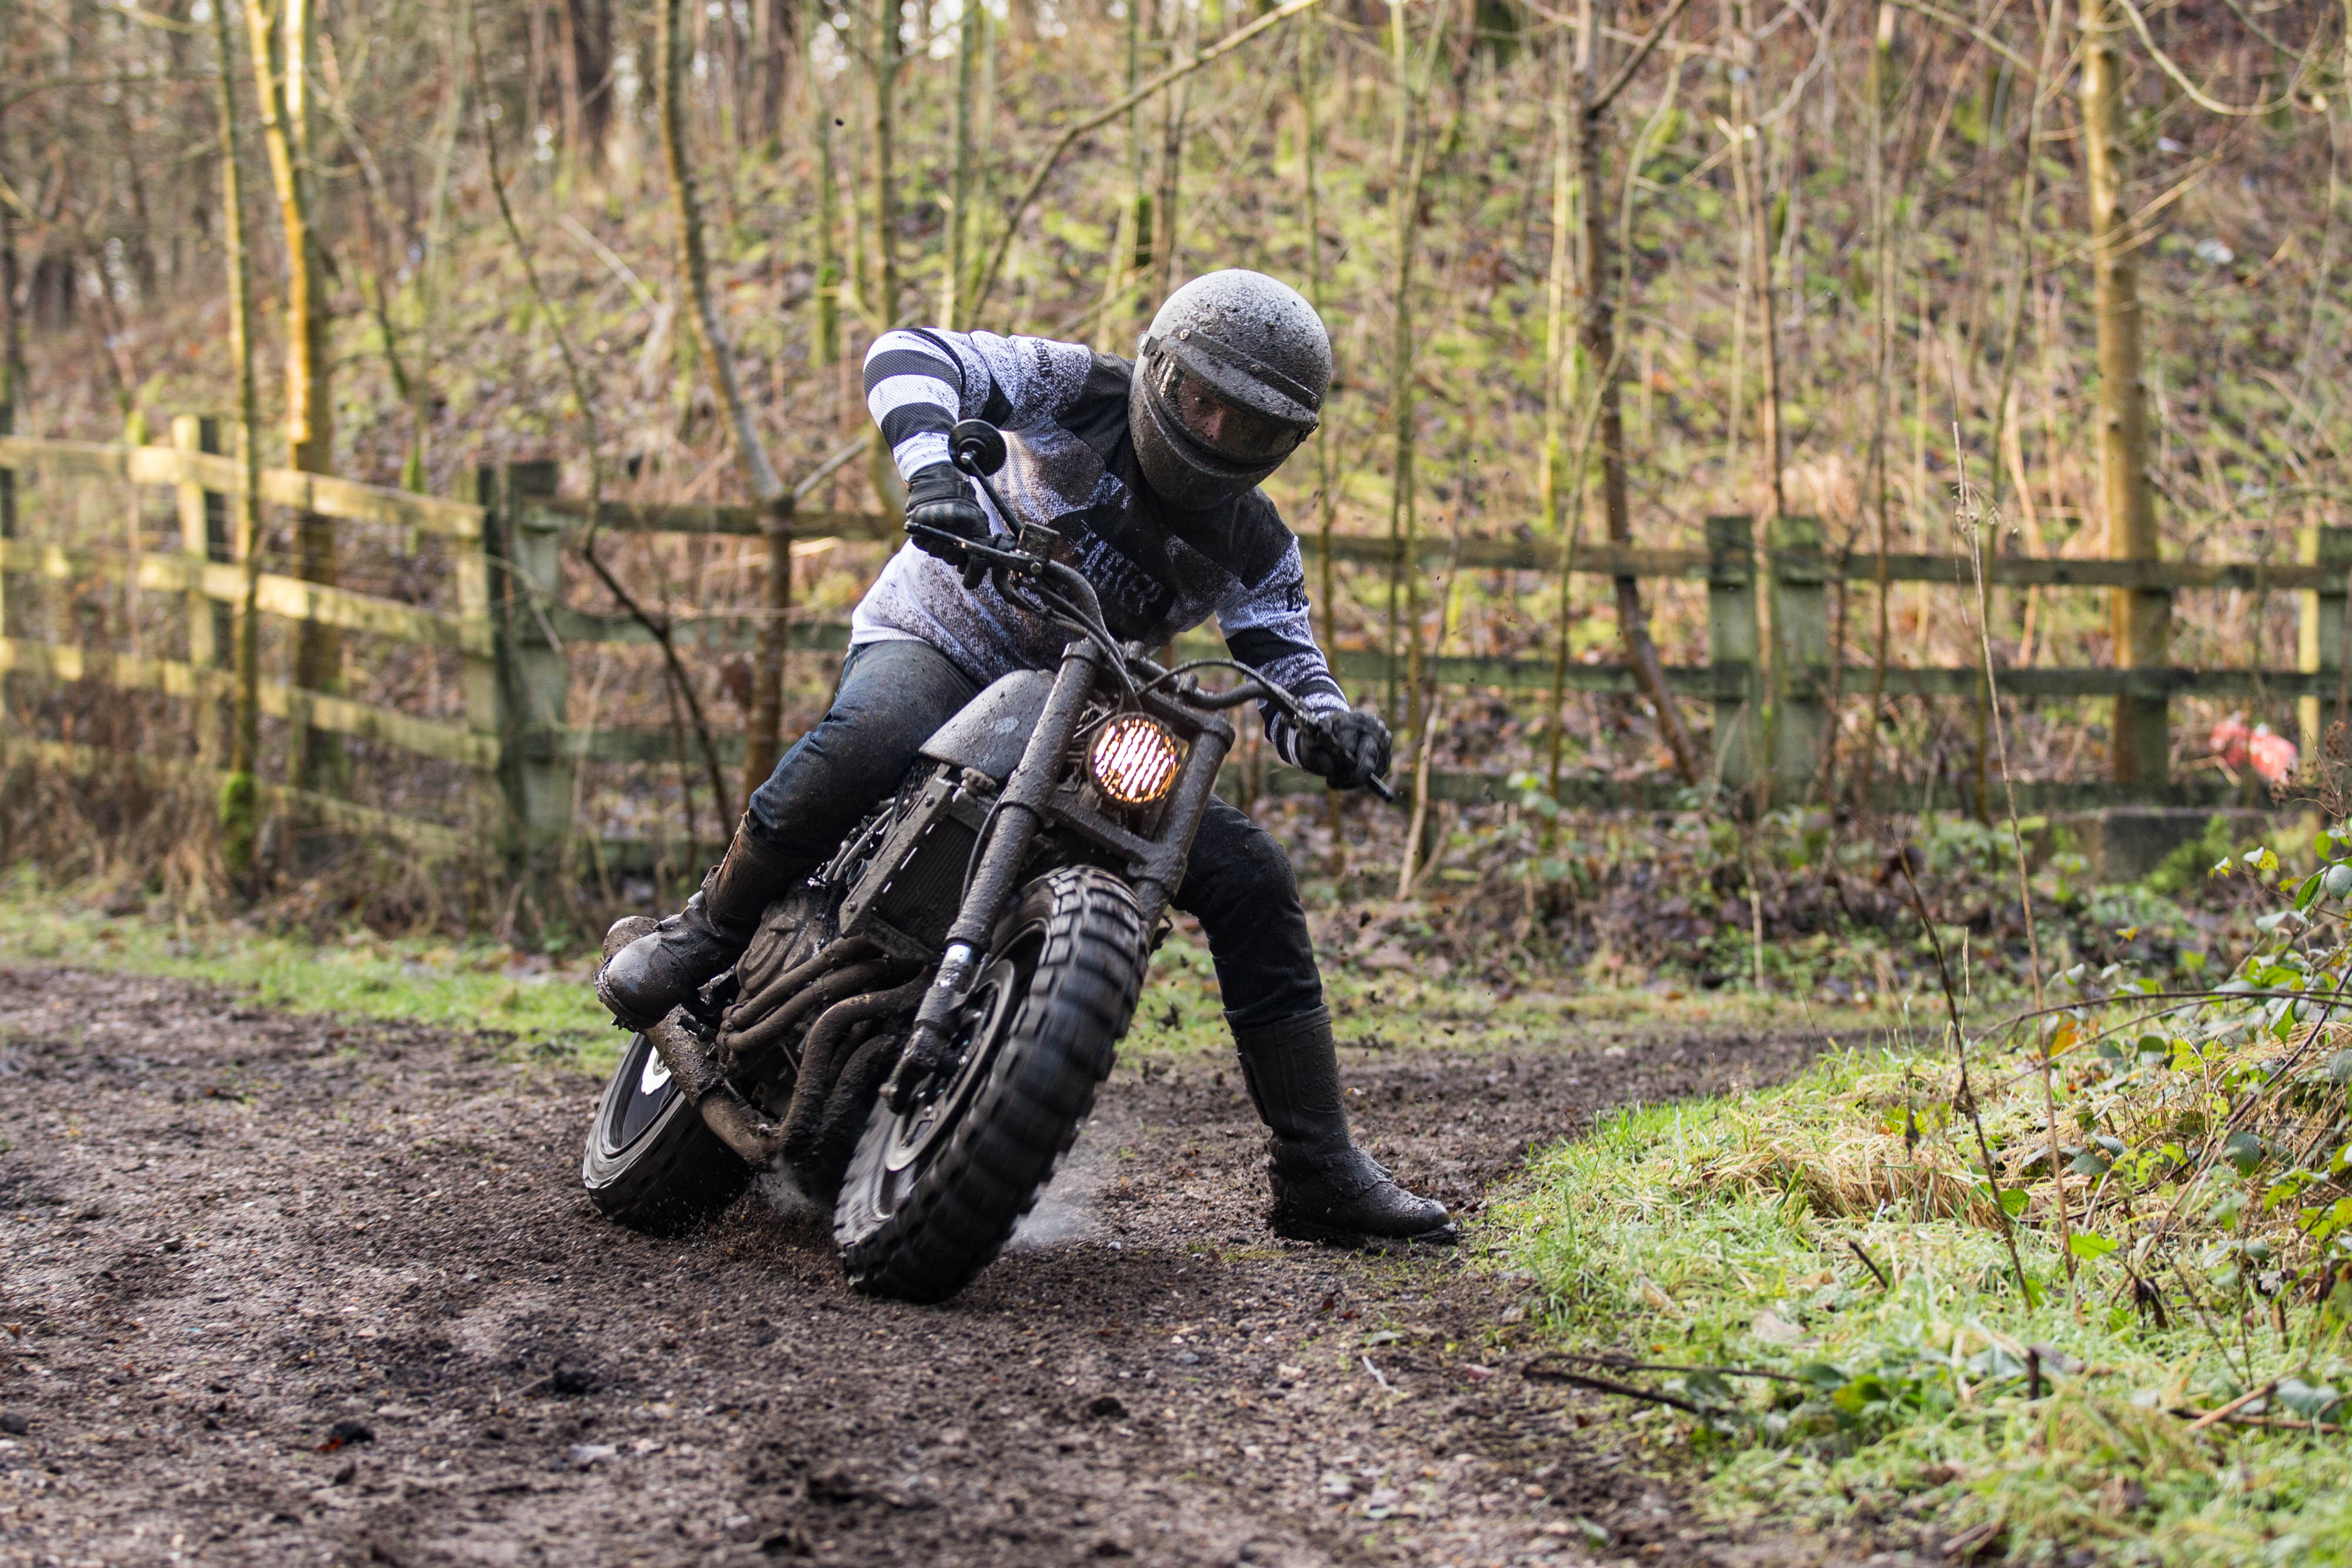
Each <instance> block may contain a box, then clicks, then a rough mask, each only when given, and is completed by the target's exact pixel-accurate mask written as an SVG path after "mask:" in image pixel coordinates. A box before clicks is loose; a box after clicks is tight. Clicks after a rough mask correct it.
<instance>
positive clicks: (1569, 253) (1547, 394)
mask: <svg viewBox="0 0 2352 1568" xmlns="http://www.w3.org/2000/svg"><path fill="white" fill-rule="evenodd" d="M1574 47H1575V45H1574V42H1573V41H1572V40H1571V39H1570V38H1569V37H1568V36H1567V35H1565V34H1563V35H1562V36H1561V38H1560V44H1559V49H1558V50H1557V51H1555V53H1556V54H1557V56H1558V57H1557V58H1556V59H1555V61H1554V63H1553V68H1552V70H1553V78H1554V79H1553V84H1552V86H1553V90H1552V103H1551V108H1552V116H1551V119H1552V168H1551V266H1550V268H1549V274H1548V276H1547V277H1546V278H1545V282H1544V425H1543V450H1542V451H1541V452H1540V453H1538V455H1537V460H1536V461H1537V467H1536V497H1537V502H1538V505H1539V506H1540V507H1542V510H1543V518H1544V527H1545V528H1547V529H1548V530H1549V532H1550V534H1551V536H1552V538H1554V539H1556V540H1557V541H1558V542H1559V615H1558V622H1557V624H1555V625H1554V626H1553V628H1552V670H1551V703H1550V706H1549V707H1548V708H1546V709H1545V723H1546V724H1547V725H1548V726H1549V728H1550V735H1549V745H1548V747H1547V750H1548V752H1549V758H1548V766H1547V768H1546V773H1545V776H1546V778H1547V779H1549V781H1550V788H1551V793H1552V795H1553V796H1554V798H1557V797H1558V796H1559V776H1560V769H1561V768H1562V767H1563V766H1564V765H1565V763H1566V761H1567V756H1568V654H1569V647H1568V644H1569V634H1570V630H1571V622H1570V614H1571V613H1572V611H1573V609H1574V606H1573V603H1572V595H1571V592H1570V585H1571V583H1572V581H1573V579H1572V577H1571V576H1570V570H1569V569H1570V567H1571V566H1572V565H1573V564H1574V563H1573V561H1572V560H1571V559H1570V530H1569V524H1568V517H1567V511H1566V508H1565V507H1563V506H1562V505H1561V501H1560V480H1561V478H1562V476H1563V474H1564V472H1565V470H1566V468H1567V465H1568V453H1567V450H1566V448H1565V447H1564V446H1563V444H1562V443H1563V442H1564V441H1565V439H1566V436H1567V426H1568V404H1569V396H1570V371H1572V370H1573V369H1574V368H1575V360H1574V358H1573V356H1571V354H1570V351H1569V330H1570V329H1569V318H1568V293H1569V289H1570V286H1571V280H1572V279H1573V278H1574V277H1575V272H1576V201H1577V194H1578V193H1577V189H1576V147H1577V141H1578V138H1577V133H1576V132H1575V131H1573V130H1572V129H1571V128H1570V120H1573V119H1574V118H1575V114H1576V89H1575V82H1576V65H1575V61H1574V58H1573V57H1572V55H1571V54H1570V51H1571V50H1572V49H1573V48H1574ZM1547 832H1549V824H1547Z"/></svg>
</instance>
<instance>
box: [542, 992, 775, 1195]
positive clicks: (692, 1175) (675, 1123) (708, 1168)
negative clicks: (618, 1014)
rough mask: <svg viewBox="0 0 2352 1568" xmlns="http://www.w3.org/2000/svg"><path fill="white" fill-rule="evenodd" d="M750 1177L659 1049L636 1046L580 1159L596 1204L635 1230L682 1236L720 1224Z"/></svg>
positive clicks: (608, 1088)
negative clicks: (680, 1084) (707, 1223)
mask: <svg viewBox="0 0 2352 1568" xmlns="http://www.w3.org/2000/svg"><path fill="white" fill-rule="evenodd" d="M751 1176H752V1171H751V1166H747V1165H745V1164H744V1163H743V1160H742V1156H740V1155H738V1154H736V1152H735V1151H734V1150H732V1149H730V1148H729V1147H728V1146H727V1145H726V1144H725V1143H724V1142H722V1141H721V1140H720V1139H719V1134H716V1133H714V1132H712V1131H711V1130H710V1128H709V1125H708V1124H706V1123H705V1122H704V1121H703V1119H702V1113H701V1112H699V1111H698V1110H696V1109H695V1108H694V1106H693V1104H692V1103H691V1102H689V1101H688V1099H687V1097H686V1096H685V1095H684V1094H683V1093H681V1092H679V1091H678V1087H677V1081H676V1080H675V1079H673V1078H672V1077H671V1076H670V1073H669V1068H668V1067H667V1064H665V1063H664V1062H663V1061H662V1059H661V1056H660V1053H658V1052H657V1051H655V1050H654V1042H653V1041H652V1040H649V1039H647V1038H646V1036H644V1035H642V1034H641V1035H637V1036H635V1038H634V1039H632V1040H630V1041H629V1048H628V1050H626V1051H623V1052H621V1065H620V1066H618V1067H617V1068H614V1070H613V1076H612V1079H611V1081H610V1082H607V1083H606V1084H605V1085H604V1097H603V1098H602V1099H601V1100H599V1101H598V1102H597V1103H596V1119H595V1120H594V1121H593V1122H592V1123H590V1124H589V1126H588V1146H587V1148H586V1149H585V1150H583V1152H582V1154H581V1156H580V1180H581V1184H582V1185H583V1186H585V1187H587V1189H588V1197H589V1199H590V1201H592V1202H593V1203H594V1204H595V1206H596V1207H598V1208H600V1209H602V1210H604V1213H605V1214H607V1215H609V1216H611V1217H612V1218H614V1219H617V1220H619V1221H620V1222H621V1223H622V1224H623V1225H625V1226H627V1227H628V1228H630V1229H632V1230H643V1231H646V1232H647V1233H649V1234H651V1235H655V1236H677V1235H680V1234H682V1233H684V1232H686V1231H688V1230H691V1229H693V1228H695V1227H696V1226H698V1225H700V1224H701V1223H702V1222H703V1221H705V1220H707V1219H712V1218H717V1217H718V1215H719V1212H720V1211H721V1210H722V1209H724V1208H725V1207H727V1206H728V1205H729V1204H730V1203H732V1202H734V1201H735V1200H736V1199H737V1198H738V1197H741V1196H742V1194H743V1189H744V1188H745V1187H747V1186H751Z"/></svg>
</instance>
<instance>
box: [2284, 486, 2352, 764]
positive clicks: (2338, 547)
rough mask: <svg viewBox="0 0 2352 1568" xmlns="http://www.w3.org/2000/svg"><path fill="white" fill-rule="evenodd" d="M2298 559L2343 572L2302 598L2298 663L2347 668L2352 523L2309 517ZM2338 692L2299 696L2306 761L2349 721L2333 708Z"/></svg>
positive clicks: (2312, 669) (2315, 670)
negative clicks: (2333, 728) (2334, 728)
mask: <svg viewBox="0 0 2352 1568" xmlns="http://www.w3.org/2000/svg"><path fill="white" fill-rule="evenodd" d="M2295 559H2297V560H2299V561H2301V562H2302V563H2303V564H2304V565H2305V566H2325V567H2329V568H2332V569H2334V570H2335V571H2336V573H2337V576H2336V579H2335V580H2333V581H2331V582H2330V583H2328V585H2327V586H2326V587H2325V588H2306V589H2305V590H2304V591H2302V592H2301V593H2299V594H2297V595H2296V596H2295V597H2296V598H2297V599H2298V600H2299V601H2301V614H2300V615H2299V616H2298V617H2297V622H2298V624H2297V626H2296V629H2295V630H2296V636H2295V668H2296V669H2298V670H2301V671H2302V672H2303V673H2304V674H2307V675H2315V674H2333V673H2336V672H2340V671H2341V670H2342V669H2343V668H2344V652H2345V650H2344V614H2345V607H2346V602H2347V601H2346V598H2345V586H2346V581H2345V575H2344V574H2346V573H2347V572H2352V528H2329V527H2325V526H2323V525H2321V524H2318V523H2305V525H2304V526H2303V528H2301V529H2300V530H2298V532H2297V534H2296V537H2295ZM2336 695H2337V694H2336V693H2335V692H2328V693H2326V694H2324V695H2306V696H2302V697H2298V698H2296V699H2295V705H2294V706H2295V717H2296V718H2297V719H2298V720H2299V721H2300V722H2299V723H2298V724H2297V726H2296V727H2297V728H2298V729H2300V730H2301V731H2302V732H2303V733H2302V740H2303V757H2304V761H2305V763H2306V764H2308V765H2311V766H2317V765H2318V764H2319V763H2320V762H2321V761H2323V760H2324V758H2322V756H2321V750H2322V747H2324V746H2325V744H2326V738H2327V729H2328V727H2329V725H2331V724H2336V723H2345V722H2347V716H2346V715H2344V714H2343V713H2341V712H2333V713H2331V712H2330V711H2329V710H2330V709H2331V708H2333V707H2335V706H2336Z"/></svg>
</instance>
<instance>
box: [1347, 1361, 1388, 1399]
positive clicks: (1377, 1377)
mask: <svg viewBox="0 0 2352 1568" xmlns="http://www.w3.org/2000/svg"><path fill="white" fill-rule="evenodd" d="M1356 1359H1357V1360H1359V1361H1360V1362H1362V1363H1363V1364H1364V1370H1365V1371H1366V1372H1369V1373H1370V1374H1371V1375H1372V1381H1373V1382H1374V1383H1377V1384H1379V1385H1381V1387H1382V1388H1386V1389H1389V1390H1390V1392H1391V1393H1394V1392H1395V1389H1394V1387H1393V1385H1391V1384H1390V1382H1389V1380H1388V1379H1387V1378H1385V1377H1382V1376H1381V1369H1380V1368H1379V1367H1377V1366H1374V1365H1373V1364H1372V1358H1371V1357H1370V1356H1369V1355H1360V1356H1358V1357H1357V1358H1356Z"/></svg>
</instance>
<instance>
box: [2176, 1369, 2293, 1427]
mask: <svg viewBox="0 0 2352 1568" xmlns="http://www.w3.org/2000/svg"><path fill="white" fill-rule="evenodd" d="M2277 1392H2278V1379H2277V1378H2275V1377H2273V1378H2272V1379H2271V1380H2270V1381H2269V1382H2268V1383H2265V1384H2263V1385H2262V1386H2261V1387H2260V1388H2255V1389H2250V1390H2248V1391H2247V1392H2246V1393H2243V1394H2241V1395H2239V1396H2237V1397H2236V1398H2235V1399H2232V1400H2231V1401H2230V1402H2229V1403H2228V1404H2227V1405H2224V1406H2221V1408H2220V1409H2219V1410H2209V1411H2207V1412H2206V1413H2205V1414H2204V1415H2202V1416H2198V1417H2197V1419H2195V1420H2194V1421H2191V1422H2190V1423H2189V1430H2190V1431H2192V1432H2201V1431H2203V1430H2204V1429H2205V1428H2206V1427H2211V1426H2214V1425H2217V1424H2218V1423H2220V1422H2223V1421H2226V1420H2228V1419H2229V1418H2230V1417H2231V1416H2235V1415H2236V1414H2237V1413H2238V1412H2239V1411H2241V1410H2243V1409H2244V1408H2245V1407H2246V1406H2249V1405H2252V1403H2253V1402H2254V1401H2255V1400H2257V1399H2268V1398H2269V1397H2270V1396H2272V1395H2273V1394H2275V1393H2277Z"/></svg>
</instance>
